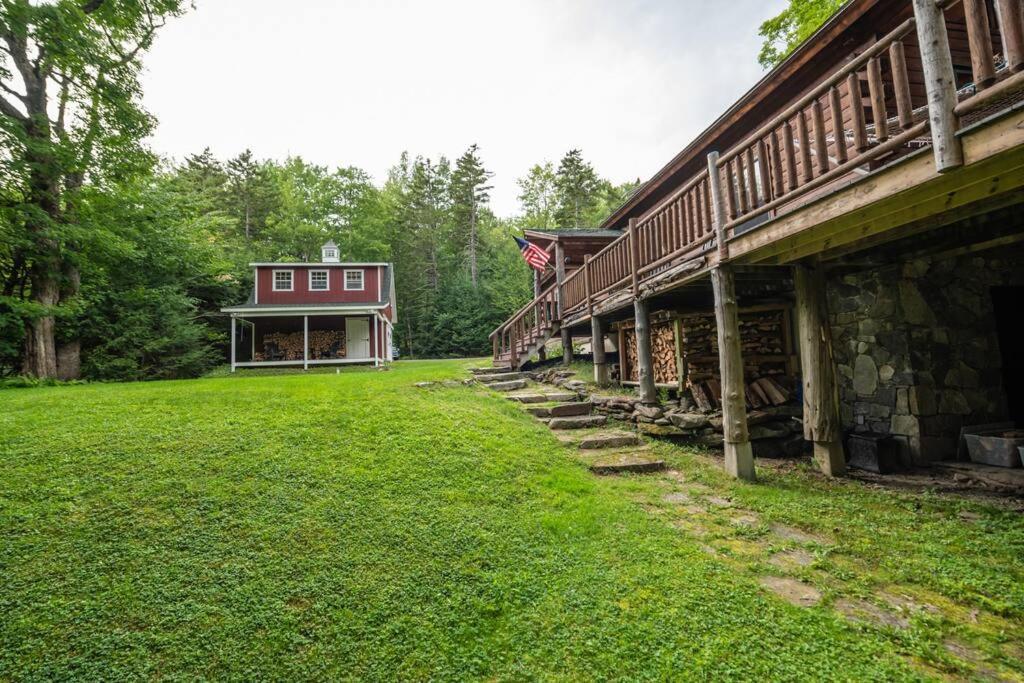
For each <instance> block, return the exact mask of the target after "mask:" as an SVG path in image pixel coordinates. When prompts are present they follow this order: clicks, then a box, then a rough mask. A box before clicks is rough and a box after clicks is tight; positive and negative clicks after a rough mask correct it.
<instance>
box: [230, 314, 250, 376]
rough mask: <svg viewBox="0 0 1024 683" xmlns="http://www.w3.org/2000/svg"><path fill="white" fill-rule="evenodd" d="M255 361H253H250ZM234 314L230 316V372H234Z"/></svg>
mask: <svg viewBox="0 0 1024 683" xmlns="http://www.w3.org/2000/svg"><path fill="white" fill-rule="evenodd" d="M252 360H255V359H252ZM235 363H236V361H235V314H234V313H232V314H231V372H234V371H235Z"/></svg>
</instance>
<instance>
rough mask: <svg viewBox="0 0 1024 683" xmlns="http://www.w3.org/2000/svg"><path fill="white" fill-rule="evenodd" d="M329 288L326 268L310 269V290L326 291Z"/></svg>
mask: <svg viewBox="0 0 1024 683" xmlns="http://www.w3.org/2000/svg"><path fill="white" fill-rule="evenodd" d="M328 289H329V287H328V284H327V271H326V270H311V271H309V291H311V292H326V291H327V290H328Z"/></svg>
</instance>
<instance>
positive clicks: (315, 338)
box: [255, 330, 345, 361]
mask: <svg viewBox="0 0 1024 683" xmlns="http://www.w3.org/2000/svg"><path fill="white" fill-rule="evenodd" d="M305 345H306V342H305V335H304V334H303V333H302V332H271V333H269V334H265V335H263V351H262V352H258V353H257V354H256V358H255V360H257V361H278V360H302V356H303V352H304V349H305ZM344 357H345V332H344V331H342V330H311V331H310V333H309V358H310V360H319V359H328V358H344Z"/></svg>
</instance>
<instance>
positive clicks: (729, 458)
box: [711, 263, 756, 481]
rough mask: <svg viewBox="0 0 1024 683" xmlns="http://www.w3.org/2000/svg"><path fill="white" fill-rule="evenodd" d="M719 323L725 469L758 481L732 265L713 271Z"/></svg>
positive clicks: (712, 277) (724, 264)
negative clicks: (751, 437) (748, 413)
mask: <svg viewBox="0 0 1024 683" xmlns="http://www.w3.org/2000/svg"><path fill="white" fill-rule="evenodd" d="M711 284H712V287H713V288H714V292H715V321H716V323H717V326H718V362H719V367H720V370H721V377H722V429H723V431H724V438H725V469H726V471H727V472H729V474H731V475H732V476H734V477H738V478H740V479H746V480H748V481H754V479H755V478H756V477H755V474H754V453H753V449H752V448H751V446H750V439H749V436H748V434H747V403H746V397H745V389H744V385H743V353H742V350H741V348H740V323H739V312H738V310H737V308H738V307H737V304H736V280H735V278H734V276H733V272H732V269H731V267H730V266H729V264H726V263H721V264H719V265H718V266H716V267H715V268H713V269H712V270H711Z"/></svg>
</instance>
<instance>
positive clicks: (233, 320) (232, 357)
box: [231, 313, 235, 372]
mask: <svg viewBox="0 0 1024 683" xmlns="http://www.w3.org/2000/svg"><path fill="white" fill-rule="evenodd" d="M234 371H235V314H234V313H232V314H231V372H234Z"/></svg>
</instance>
